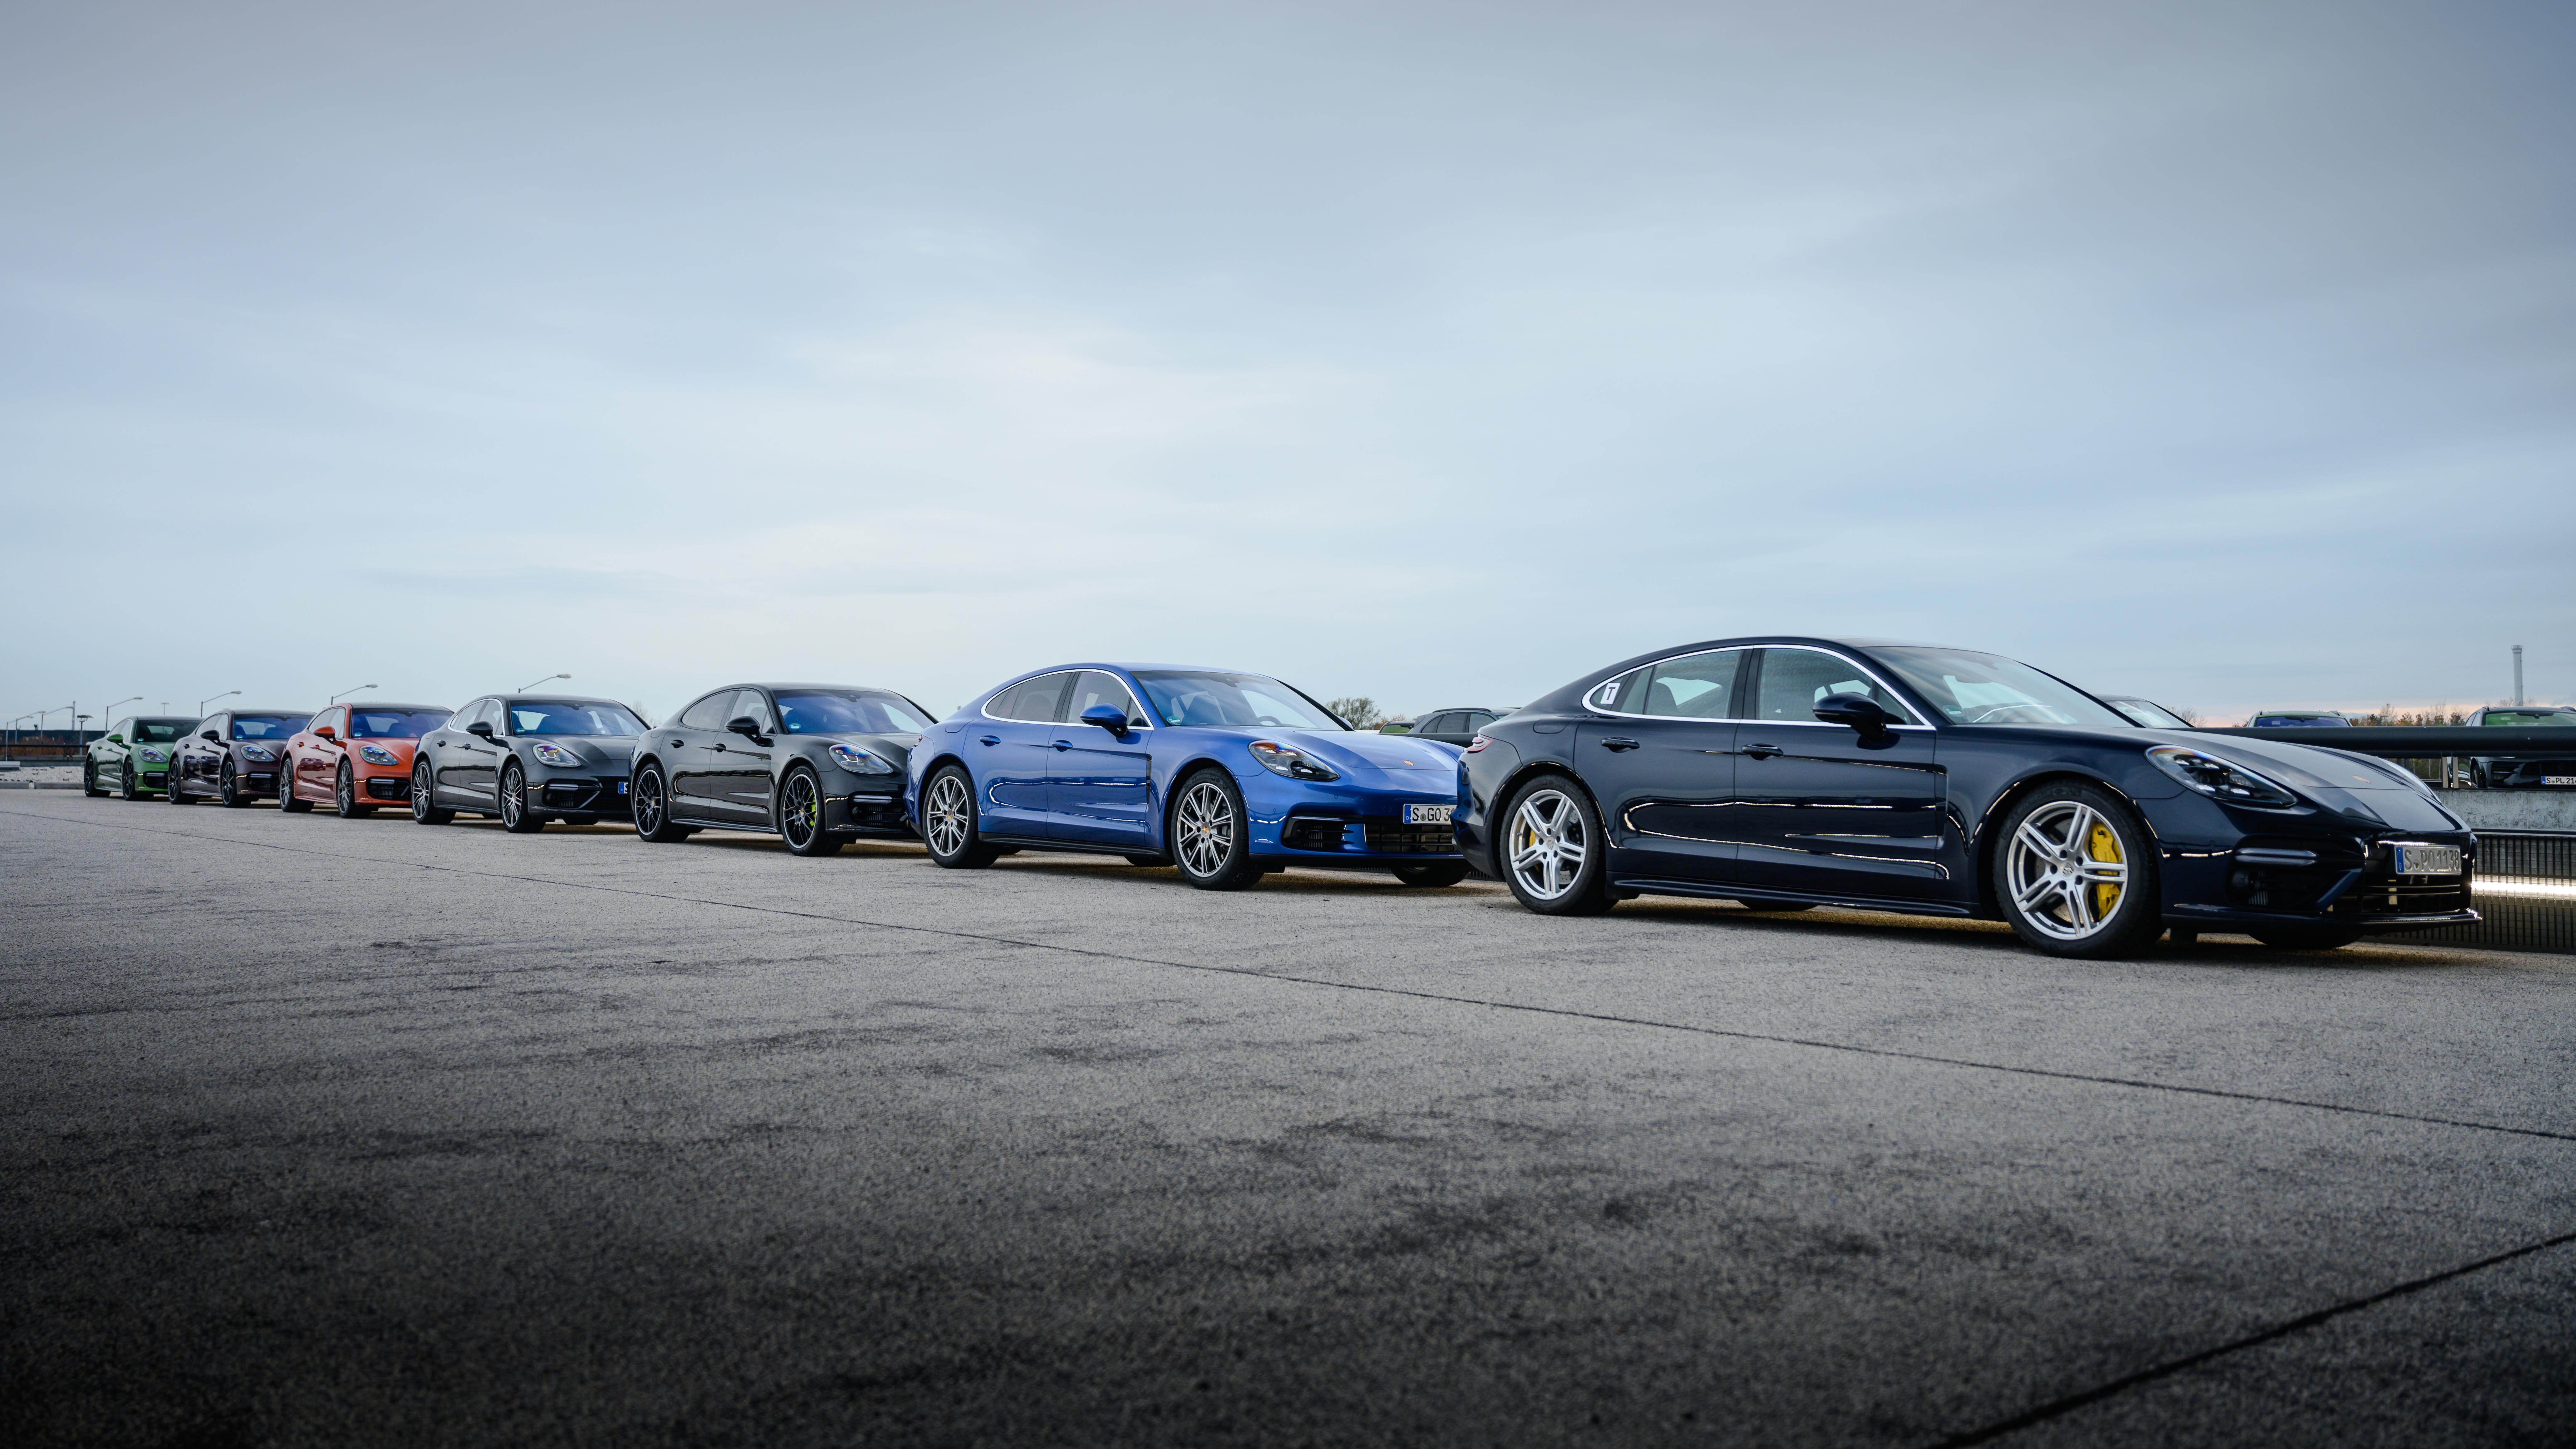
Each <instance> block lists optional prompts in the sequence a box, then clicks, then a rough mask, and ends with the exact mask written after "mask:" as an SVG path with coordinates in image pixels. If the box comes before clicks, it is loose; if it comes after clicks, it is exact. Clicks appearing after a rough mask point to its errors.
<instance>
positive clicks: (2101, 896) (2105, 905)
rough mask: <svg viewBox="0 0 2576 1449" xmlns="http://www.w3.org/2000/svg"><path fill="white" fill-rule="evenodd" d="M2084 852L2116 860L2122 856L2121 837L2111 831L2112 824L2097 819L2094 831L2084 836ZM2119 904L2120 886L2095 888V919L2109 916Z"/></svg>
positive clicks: (2095, 856)
mask: <svg viewBox="0 0 2576 1449" xmlns="http://www.w3.org/2000/svg"><path fill="white" fill-rule="evenodd" d="M2084 853H2085V854H2087V855H2089V856H2091V857H2093V858H2094V859H2095V860H2105V861H2116V860H2118V859H2119V858H2120V837H2118V836H2116V835H2113V834H2112V833H2111V827H2110V826H2108V825H2104V824H2102V823H2101V822H2099V821H2095V822H2094V825H2093V833H2092V834H2091V835H2088V836H2086V837H2085V838H2084ZM2119 904H2120V888H2119V887H2118V886H2115V885H2097V886H2095V887H2094V888H2093V919H2095V920H2097V921H2098V920H2102V919H2104V918H2106V917H2108V916H2109V915H2110V914H2111V912H2112V911H2113V910H2115V909H2117V908H2118V907H2119Z"/></svg>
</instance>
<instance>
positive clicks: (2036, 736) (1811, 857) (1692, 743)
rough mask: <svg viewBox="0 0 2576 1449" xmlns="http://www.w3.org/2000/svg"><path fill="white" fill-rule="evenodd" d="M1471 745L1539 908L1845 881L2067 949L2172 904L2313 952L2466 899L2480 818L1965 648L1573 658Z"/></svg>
mask: <svg viewBox="0 0 2576 1449" xmlns="http://www.w3.org/2000/svg"><path fill="white" fill-rule="evenodd" d="M1464 758H1465V768H1464V770H1463V771H1462V773H1463V776H1464V779H1463V780H1462V782H1461V795H1462V798H1461V799H1460V802H1459V815H1458V822H1457V824H1458V841H1459V845H1460V846H1461V847H1462V848H1463V849H1464V850H1465V851H1466V853H1467V856H1468V858H1469V860H1470V861H1472V862H1473V863H1474V864H1475V866H1476V868H1477V869H1478V870H1480V871H1484V872H1487V873H1489V874H1492V875H1495V876H1497V877H1499V878H1500V879H1502V881H1503V882H1504V883H1505V884H1506V885H1508V886H1510V887H1511V890H1512V894H1513V895H1514V896H1516V897H1518V898H1519V900H1520V902H1521V904H1522V905H1524V906H1526V907H1528V908H1529V909H1530V910H1532V911H1535V912H1538V913H1540V914H1542V915H1552V916H1564V915H1589V914H1597V913H1599V912H1601V911H1606V910H1609V909H1610V908H1611V907H1612V906H1613V905H1615V904H1616V903H1617V902H1619V901H1622V900H1626V899H1630V898H1632V897H1635V896H1638V895H1645V894H1659V895H1678V896H1712V897H1718V898H1722V899H1727V900H1733V901H1737V902H1740V903H1742V904H1745V905H1747V906H1751V907H1753V908H1754V909H1756V910H1777V909H1784V908H1785V909H1790V910H1800V909H1804V908H1806V907H1808V906H1813V905H1824V904H1836V905H1849V906H1859V907H1864V908H1867V909H1874V910H1894V911H1905V912H1913V913H1918V914H1930V915H1952V916H1971V917H1981V918H1986V919H2000V920H2003V921H2005V922H2007V923H2009V924H2010V925H2011V926H2012V927H2013V929H2014V932H2015V933H2016V934H2018V935H2019V936H2020V937H2021V939H2022V940H2023V942H2024V943H2026V944H2028V945H2030V946H2032V947H2033V948H2035V949H2038V950H2041V951H2044V952H2047V953H2049V954H2052V955H2060V956H2080V957H2107V956H2116V955H2121V954H2125V953H2128V952H2132V951H2135V950H2138V949H2140V948H2142V947H2144V946H2145V945H2146V944H2147V943H2149V942H2151V941H2153V940H2155V939H2156V937H2157V936H2158V935H2160V934H2161V933H2163V932H2164V931H2166V930H2168V929H2170V930H2172V931H2173V932H2174V933H2175V936H2176V939H2177V940H2185V939H2190V938H2192V937H2195V936H2197V935H2198V934H2199V933H2200V932H2202V931H2242V932H2246V933H2248V934H2251V935H2252V936H2254V937H2255V938H2256V939H2258V940H2261V941H2263V942H2265V943H2267V944H2269V945H2273V946H2280V947H2285V948H2293V949H2307V948H2330V947H2334V946H2340V945H2344V944H2346V943H2348V942H2350V941H2353V940H2356V939H2358V938H2359V937H2360V936H2361V935H2363V934H2364V933H2366V932H2374V931H2401V930H2417V929H2422V928H2425V927H2429V926H2440V925H2452V924H2457V923H2461V922H2468V921H2474V920H2476V919H2477V914H2476V912H2474V911H2473V910H2471V909H2470V907H2469V871H2470V869H2471V866H2472V864H2473V862H2474V859H2475V856H2476V852H2477V839H2476V837H2475V836H2474V835H2473V834H2471V833H2470V831H2469V828H2468V826H2466V825H2465V824H2463V823H2462V822H2461V821H2460V820H2459V819H2458V818H2457V817H2456V816H2453V815H2452V814H2450V813H2449V811H2447V810H2446V809H2445V808H2444V807H2443V806H2442V804H2441V803H2440V802H2439V800H2437V799H2436V798H2435V796H2434V794H2433V792H2432V791H2431V789H2430V788H2428V787H2427V786H2426V785H2425V784H2424V783H2423V782H2422V781H2420V780H2418V779H2416V778H2415V777H2414V776H2413V775H2411V774H2409V773H2407V772H2406V771H2404V770H2402V769H2399V768H2397V767H2396V766H2394V765H2389V764H2386V763H2384V762H2382V761H2379V760H2375V759H2371V758H2369V757H2367V756H2363V755H2355V754H2350V753H2347V752H2345V751H2342V750H2334V749H2320V748H2316V747H2313V746H2308V745H2300V744H2290V743H2286V742H2282V741H2276V740H2262V739H2249V738H2245V737H2242V736H2222V735H2215V734H2211V733H2209V732H2207V731H2200V730H2190V731H2185V730H2148V729H2141V728H2139V727H2138V726H2137V725H2136V724H2135V723H2133V722H2132V721H2131V720H2129V719H2128V718H2127V717H2126V716H2124V715H2122V714H2120V713H2119V712H2118V711H2116V710H2114V709H2112V708H2111V707H2110V706H2109V705H2107V704H2104V703H2103V702H2101V701H2100V700H2098V699H2096V698H2095V697H2093V696H2091V695H2088V694H2086V693H2084V692H2083V691H2082V690H2080V689H2077V688H2075V687H2074V686H2072V685H2070V684H2067V683H2066V682H2065V681H2063V680H2061V679H2058V678H2056V677H2055V676H2053V675H2050V674H2047V673H2045V672H2043V671H2041V670H2038V669H2034V668H2032V667H2030V666H2029V665H2027V664H2022V663H2019V662H2017V661H2014V660H2011V659H2007V658H2004V657H2002V656H2001V655H1995V654H1988V653H1984V652H1982V651H1977V650H1968V649H1952V648H1938V647H1934V646H1930V645H1921V644H1895V643H1881V642H1876V641H1863V640H1836V639H1814V638H1747V639H1718V640H1712V641H1709V642H1707V643H1703V644H1689V645H1683V646H1680V647H1677V648H1673V649H1668V650H1661V651H1658V652H1656V653H1653V654H1647V655H1640V656H1638V657H1636V658H1633V659H1629V660H1625V661H1623V662H1620V663H1617V664H1613V665H1609V666H1607V667H1605V668H1602V669H1599V670H1595V671H1593V672H1592V673H1590V674H1587V675H1584V676H1583V677H1581V678H1579V679H1576V680H1574V681H1572V682H1571V683H1569V684H1567V685H1565V686H1564V687H1563V688H1561V689H1558V690H1556V691H1555V692H1554V693H1551V694H1549V695H1547V696H1545V697H1544V698H1542V699H1540V700H1539V701H1537V702H1536V703H1533V704H1530V705H1528V706H1526V707H1524V708H1523V709H1521V710H1519V711H1518V712H1516V713H1514V714H1513V715H1512V716H1511V717H1509V718H1508V719H1502V720H1497V721H1495V722H1494V723H1492V724H1490V725H1487V726H1486V727H1485V730H1484V737H1483V738H1482V739H1480V740H1479V741H1478V742H1477V743H1476V744H1475V745H1474V746H1471V747H1470V748H1469V749H1468V751H1467V753H1466V755H1465V757H1464Z"/></svg>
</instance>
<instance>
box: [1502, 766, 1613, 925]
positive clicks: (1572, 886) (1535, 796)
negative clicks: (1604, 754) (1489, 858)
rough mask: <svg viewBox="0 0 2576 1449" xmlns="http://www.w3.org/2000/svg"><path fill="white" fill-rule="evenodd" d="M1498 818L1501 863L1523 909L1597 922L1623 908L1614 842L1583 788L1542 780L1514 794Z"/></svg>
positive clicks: (1546, 777)
mask: <svg viewBox="0 0 2576 1449" xmlns="http://www.w3.org/2000/svg"><path fill="white" fill-rule="evenodd" d="M1525 811H1526V812H1527V814H1526V815H1524V812H1525ZM1496 818H1497V819H1498V820H1500V821H1501V822H1502V829H1501V832H1500V835H1499V838H1498V839H1496V841H1495V842H1494V847H1495V856H1496V862H1495V863H1496V864H1498V865H1499V866H1501V867H1502V872H1503V884H1504V885H1506V886H1509V887H1511V892H1512V895H1513V896H1514V897H1515V898H1516V899H1518V900H1519V901H1520V903H1521V904H1522V905H1524V906H1527V907H1528V908H1529V909H1531V910H1533V911H1536V912H1538V913H1539V914H1540V915H1542V916H1597V915H1600V914H1601V913H1602V912H1604V911H1607V910H1609V909H1610V908H1611V907H1612V906H1614V905H1617V904H1618V901H1617V899H1616V898H1615V897H1613V896H1612V895H1611V894H1610V869H1609V861H1608V859H1607V857H1608V855H1609V853H1610V852H1609V848H1608V847H1609V837H1608V836H1607V835H1606V834H1605V833H1603V831H1602V829H1601V812H1600V811H1599V810H1598V809H1596V808H1594V806H1593V804H1592V797H1591V796H1590V795H1587V794H1585V793H1584V790H1583V787H1582V786H1581V785H1578V784H1576V783H1574V781H1573V780H1572V779H1570V778H1568V777H1566V776H1564V775H1541V776H1539V777H1537V778H1536V779H1533V780H1531V781H1529V782H1528V783H1527V784H1524V785H1522V786H1521V787H1520V788H1519V789H1517V790H1514V791H1513V792H1512V795H1511V799H1510V801H1509V802H1508V803H1506V804H1505V805H1504V807H1503V810H1502V813H1501V814H1500V815H1499V816H1497V817H1496ZM1525 853H1526V860H1525V862H1524V857H1525ZM1569 853H1571V854H1572V856H1573V860H1572V870H1571V871H1570V872H1569V871H1568V870H1567V864H1568V862H1567V856H1568V855H1569ZM1551 885H1553V886H1554V891H1553V893H1551V892H1550V886H1551Z"/></svg>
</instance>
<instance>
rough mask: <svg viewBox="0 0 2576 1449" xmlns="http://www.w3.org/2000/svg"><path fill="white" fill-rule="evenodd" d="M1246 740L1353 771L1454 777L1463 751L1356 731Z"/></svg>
mask: <svg viewBox="0 0 2576 1449" xmlns="http://www.w3.org/2000/svg"><path fill="white" fill-rule="evenodd" d="M1241 733H1242V735H1243V737H1244V738H1245V739H1246V740H1258V739H1277V740H1278V741H1279V742H1280V743H1282V744H1293V745H1295V746H1296V747H1297V748H1298V749H1301V750H1305V751H1308V752H1310V753H1312V754H1313V755H1314V756H1315V757H1316V758H1317V759H1320V760H1323V761H1325V762H1326V763H1328V764H1333V765H1339V766H1343V767H1349V766H1352V765H1367V766H1370V767H1372V768H1375V769H1380V770H1407V771H1410V770H1437V771H1439V772H1440V773H1441V774H1444V775H1448V774H1454V773H1456V772H1457V769H1458V758H1459V754H1460V751H1459V749H1458V747H1457V746H1456V745H1449V744H1443V743H1441V742H1440V741H1438V740H1423V739H1415V738H1413V737H1411V736H1409V735H1381V734H1373V733H1365V732H1359V731H1353V732H1349V733H1344V732H1342V731H1338V730H1334V731H1324V730H1285V731H1278V730H1274V731H1270V732H1268V733H1264V732H1263V731H1260V730H1244V731H1242V732H1241Z"/></svg>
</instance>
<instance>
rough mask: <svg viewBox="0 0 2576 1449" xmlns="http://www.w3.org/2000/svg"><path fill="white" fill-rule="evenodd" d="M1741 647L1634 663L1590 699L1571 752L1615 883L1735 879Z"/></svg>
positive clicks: (1742, 671)
mask: <svg viewBox="0 0 2576 1449" xmlns="http://www.w3.org/2000/svg"><path fill="white" fill-rule="evenodd" d="M1748 652H1749V651H1746V650H1742V649H1719V650H1714V651H1712V652H1710V653H1706V654H1688V655H1684V656H1682V657H1680V658H1677V659H1667V660H1664V661H1663V662H1661V663H1658V664H1650V665H1648V666H1646V667H1645V668H1643V669H1636V670H1631V671H1630V672H1628V673H1627V674H1625V675H1622V676H1620V677H1619V678H1618V679H1614V680H1612V681H1610V682H1609V683H1607V684H1604V685H1602V686H1601V687H1600V688H1598V689H1595V690H1594V691H1593V692H1592V693H1591V694H1590V695H1588V696H1586V698H1585V700H1584V704H1585V706H1586V709H1587V717H1586V718H1585V719H1584V721H1583V722H1582V723H1581V724H1580V725H1578V726H1577V727H1576V729H1575V759H1576V761H1577V764H1578V767H1579V768H1580V769H1581V770H1582V772H1583V782H1584V784H1586V785H1587V786H1589V787H1591V790H1592V797H1593V800H1594V802H1595V803H1597V804H1598V805H1599V806H1600V808H1601V823H1602V828H1603V829H1604V830H1605V831H1606V832H1607V833H1608V835H1609V837H1610V840H1609V845H1610V856H1609V867H1610V875H1611V878H1612V879H1613V880H1672V881H1687V882H1693V883H1698V884H1710V883H1716V882H1723V881H1727V880H1730V879H1732V878H1733V870H1734V865H1735V856H1736V828H1735V822H1734V820H1733V819H1732V816H1731V810H1732V806H1733V802H1734V793H1735V774H1736V762H1735V741H1736V730H1737V725H1736V721H1735V718H1734V717H1735V715H1736V714H1737V713H1738V709H1737V702H1738V701H1739V700H1740V699H1741V698H1742V685H1743V678H1744V674H1745V671H1746V669H1747V668H1748V665H1747V663H1746V658H1745V656H1746V654H1747V653H1748Z"/></svg>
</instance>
